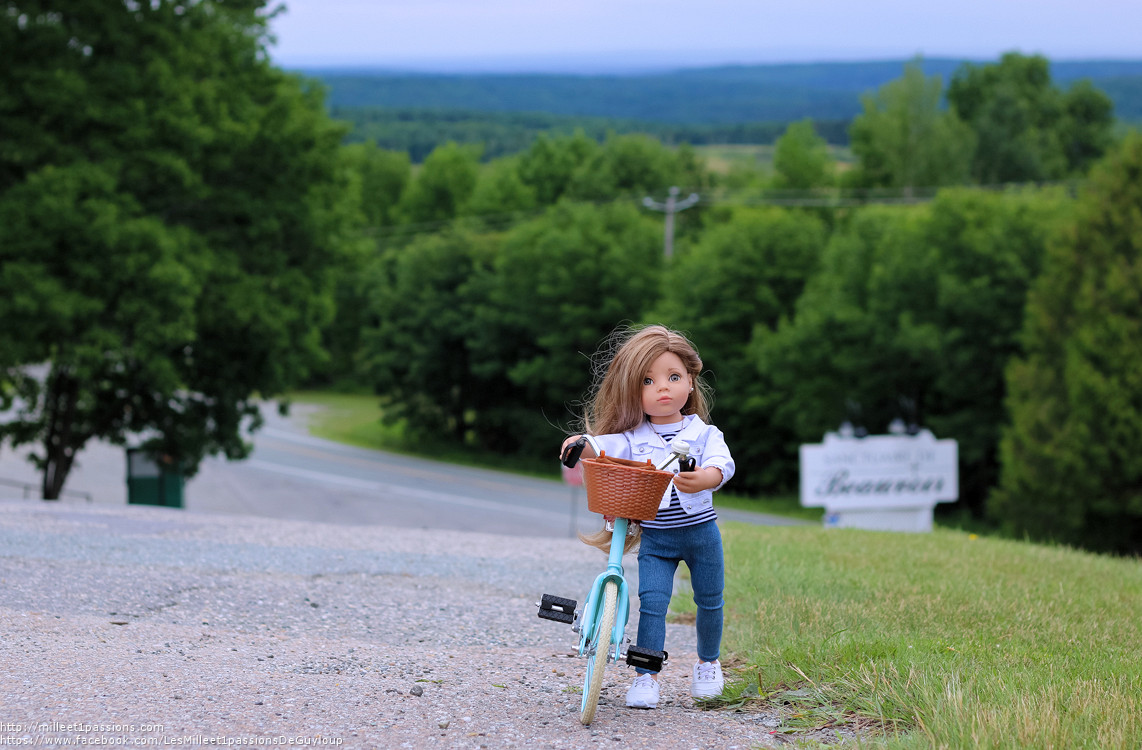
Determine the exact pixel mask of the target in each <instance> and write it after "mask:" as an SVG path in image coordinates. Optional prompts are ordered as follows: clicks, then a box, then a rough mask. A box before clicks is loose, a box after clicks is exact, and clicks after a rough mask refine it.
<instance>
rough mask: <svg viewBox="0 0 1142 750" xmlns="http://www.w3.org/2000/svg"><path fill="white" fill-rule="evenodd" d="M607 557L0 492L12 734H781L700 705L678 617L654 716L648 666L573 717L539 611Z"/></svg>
mask: <svg viewBox="0 0 1142 750" xmlns="http://www.w3.org/2000/svg"><path fill="white" fill-rule="evenodd" d="M628 561H629V563H628V564H629V565H630V566H631V567H634V561H633V559H632V558H628ZM603 562H604V561H603V559H602V556H601V555H600V554H599V553H598V552H597V551H595V550H592V549H589V548H586V547H585V546H583V545H582V544H580V543H579V542H577V541H574V540H559V539H556V540H550V539H544V540H531V539H526V538H521V537H518V536H512V537H508V536H497V535H492V534H477V533H466V532H452V531H434V532H429V531H421V530H412V529H406V528H399V529H398V528H386V527H380V526H362V527H346V526H335V525H325V524H317V523H301V522H295V521H281V520H273V519H265V518H253V517H235V516H220V515H208V514H199V513H189V512H184V511H177V510H171V509H164V508H149V507H141V506H124V507H119V508H115V507H110V508H109V507H93V506H86V505H82V504H75V503H71V504H68V503H64V504H48V503H43V502H42V501H32V500H23V501H18V500H17V501H0V592H2V594H0V664H2V665H3V666H2V667H0V675H3V679H2V680H0V714H2V716H0V736H3V737H8V738H14V739H22V740H23V741H24V742H35V743H40V744H43V743H44V742H45V741H46V740H49V739H53V738H67V737H73V738H78V737H85V738H88V742H91V741H93V740H95V739H96V738H104V742H105V743H106V744H112V745H114V744H126V745H129V746H138V745H142V744H144V741H145V740H147V741H150V742H151V743H152V744H159V743H160V742H164V743H166V744H174V743H187V744H210V741H211V739H212V738H221V743H222V744H227V743H232V744H249V745H263V746H265V745H269V744H271V742H275V740H272V738H285V739H282V740H276V742H284V743H287V744H289V743H290V741H291V738H292V741H293V743H294V744H306V745H310V746H322V745H323V744H324V745H328V746H335V745H338V744H340V746H343V747H379V748H398V747H408V748H420V747H456V748H481V747H487V748H505V747H519V748H523V747H527V748H531V747H547V748H582V747H592V746H596V745H598V746H605V747H611V748H622V747H633V748H642V747H646V748H650V747H656V748H751V747H769V746H776V745H778V744H780V743H781V741H782V738H781V737H780V736H779V735H774V734H772V732H773V729H774V727H776V726H777V717H776V716H775V715H773V714H766V713H756V712H733V711H703V710H699V709H697V708H695V707H694V705H693V702H692V701H691V699H690V697H689V693H688V686H689V669H690V665H691V664H692V663H693V661H694V658H695V653H694V633H693V628H692V627H691V626H686V625H670V626H669V628H668V634H667V639H668V644H667V648H668V650H670V652H671V655H672V660H671V662H672V663H671V665H670V667H669V668H668V670H667V672H666V673H665V674H664V676H665V678H666V684H665V685H664V687H663V701H664V702H663V705H662V706H661V707H660V708H659V709H658V710H656V711H635V710H631V709H627V708H625V707H624V706H623V696H624V694H625V690H626V687H627V683H628V681H629V680H630V679H631V676H632V675H633V673H632V672H629V671H628V670H627V669H626V668H625V667H622V668H612V669H611V670H608V673H607V678H608V681H607V682H606V683H605V685H604V689H603V696H602V699H601V701H600V706H599V712H598V716H597V718H596V720H595V722H594V723H593V724H592V725H591V726H590V727H583V726H581V725H580V724H579V721H578V707H579V700H580V694H579V692H578V691H579V689H580V686H581V683H582V670H583V667H584V662H583V660H581V659H579V658H577V657H574V656H573V655H572V654H573V634H572V633H571V631H570V628H569V627H567V626H564V625H559V624H556V623H552V622H547V621H543V620H540V619H539V618H537V617H536V615H535V607H534V604H533V602H534V601H535V600H536V599H538V596H539V594H540V593H541V592H543V591H548V592H551V593H556V594H560V595H567V596H573V597H576V598H578V597H579V596H581V593H582V591H583V590H585V588H586V585H587V584H588V583H589V582H590V581H591V580H592V579H593V577H594V576H595V575H596V574H597V572H598V571H599V570H600V569H601V567H602V564H603ZM633 626H634V623H632V627H631V629H630V630H628V634H632V635H633V632H634V630H633ZM179 738H189V739H179ZM195 739H197V742H195V741H194V740H195ZM6 744H17V743H14V742H12V741H9V742H7V743H6Z"/></svg>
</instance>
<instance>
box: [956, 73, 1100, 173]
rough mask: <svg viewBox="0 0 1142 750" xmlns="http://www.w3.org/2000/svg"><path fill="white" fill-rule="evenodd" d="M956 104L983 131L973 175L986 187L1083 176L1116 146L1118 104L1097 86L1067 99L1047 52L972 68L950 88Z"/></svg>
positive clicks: (1085, 85) (1080, 88)
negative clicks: (1113, 139)
mask: <svg viewBox="0 0 1142 750" xmlns="http://www.w3.org/2000/svg"><path fill="white" fill-rule="evenodd" d="M948 103H949V105H950V106H951V107H952V109H953V110H954V111H955V112H956V113H957V114H958V115H959V117H960V118H961V119H962V120H963V121H964V122H966V123H968V124H969V125H970V126H971V128H972V130H973V131H974V132H975V136H976V148H975V154H974V156H973V158H972V177H973V179H974V180H975V181H976V182H979V183H981V184H985V185H991V184H1000V183H1007V182H1034V181H1042V180H1058V179H1061V178H1062V177H1065V176H1066V175H1068V174H1076V173H1081V172H1082V170H1083V169H1085V168H1086V167H1087V166H1089V164H1090V163H1091V162H1092V161H1093V160H1094V159H1095V158H1097V157H1098V155H1100V154H1102V153H1103V151H1104V150H1105V149H1106V147H1107V145H1109V142H1110V131H1111V127H1112V125H1113V119H1112V117H1111V102H1110V99H1109V98H1108V97H1107V96H1106V95H1105V94H1103V93H1101V92H1099V91H1097V90H1095V89H1094V87H1093V86H1091V85H1090V84H1089V82H1079V83H1077V84H1076V85H1075V86H1074V87H1072V89H1071V91H1070V92H1068V93H1067V94H1066V95H1064V94H1063V93H1062V92H1061V91H1060V90H1059V89H1058V88H1057V87H1056V86H1055V85H1054V84H1053V83H1052V82H1051V71H1050V63H1049V62H1048V61H1047V59H1046V58H1045V57H1043V56H1041V55H1029V56H1028V55H1021V54H1019V53H1015V52H1009V53H1007V54H1005V55H1003V57H1002V58H1000V61H999V62H998V63H997V64H990V65H973V64H971V63H965V64H964V65H963V66H962V67H961V68H960V69H959V70H958V71H956V73H955V75H954V76H952V80H951V83H950V84H949V85H948Z"/></svg>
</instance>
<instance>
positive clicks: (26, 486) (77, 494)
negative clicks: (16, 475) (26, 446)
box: [0, 477, 95, 503]
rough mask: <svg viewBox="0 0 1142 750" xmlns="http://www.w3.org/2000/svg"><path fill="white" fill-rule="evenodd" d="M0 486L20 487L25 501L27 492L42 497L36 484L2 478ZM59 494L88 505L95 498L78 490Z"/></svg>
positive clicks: (41, 492)
mask: <svg viewBox="0 0 1142 750" xmlns="http://www.w3.org/2000/svg"><path fill="white" fill-rule="evenodd" d="M0 484H3V485H7V486H9V487H20V488H22V489H23V490H24V499H25V500H26V499H28V492H29V490H30V491H32V492H35V493H36V494H37V495H39V496H40V497H41V498H42V497H43V491H42V488H41V487H40V485H38V484H28V483H27V482H21V481H19V480H15V479H4V478H3V477H0ZM59 494H60V495H70V496H72V497H81V498H83V499H84V500H86V501H87V502H89V503H90V502H93V501H94V500H95V498H94V497H93V496H92V495H91V493H90V492H80V491H79V490H60V493H59Z"/></svg>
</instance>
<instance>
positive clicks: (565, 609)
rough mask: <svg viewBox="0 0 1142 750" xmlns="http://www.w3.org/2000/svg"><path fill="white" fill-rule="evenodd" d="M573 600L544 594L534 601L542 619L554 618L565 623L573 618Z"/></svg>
mask: <svg viewBox="0 0 1142 750" xmlns="http://www.w3.org/2000/svg"><path fill="white" fill-rule="evenodd" d="M575 604H576V602H575V600H574V599H564V598H563V597H561V596H553V595H551V594H544V595H543V599H542V600H541V601H539V602H536V606H538V607H539V616H540V617H542V618H543V619H544V620H554V621H555V622H562V623H565V624H567V625H570V624H571V621H572V620H574V619H575Z"/></svg>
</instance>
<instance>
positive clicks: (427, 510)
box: [0, 404, 799, 538]
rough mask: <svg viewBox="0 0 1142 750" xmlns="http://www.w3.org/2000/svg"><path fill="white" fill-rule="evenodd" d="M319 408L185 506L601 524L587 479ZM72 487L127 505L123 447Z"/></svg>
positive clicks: (407, 520)
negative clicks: (399, 440) (389, 443)
mask: <svg viewBox="0 0 1142 750" xmlns="http://www.w3.org/2000/svg"><path fill="white" fill-rule="evenodd" d="M314 410H315V407H307V406H306V405H298V404H295V405H294V406H293V409H292V413H291V415H290V416H289V417H282V416H281V415H279V414H278V413H277V411H276V409H274V408H266V409H265V410H264V411H265V417H266V425H265V427H263V428H262V429H261V430H260V431H258V432H257V433H255V434H254V435H253V437H252V439H253V442H254V452H253V454H252V455H251V457H250V458H249V459H247V460H245V461H227V460H225V459H222V458H208V459H207V460H206V461H204V462H203V464H202V466H201V468H200V469H199V472H198V474H197V475H196V476H195V477H193V478H192V479H190V480H189V481H188V482H187V485H186V488H185V492H184V507H185V509H186V510H187V511H189V512H205V513H224V514H237V515H248V516H259V517H264V518H277V519H286V520H298V521H320V522H324V523H335V524H347V525H362V524H364V525H384V526H395V527H404V528H417V529H443V530H456V531H479V532H486V533H493V534H506V535H511V536H539V537H562V538H567V537H573V536H574V535H575V534H576V533H577V532H578V531H595V530H597V529H598V526H599V520H598V516H596V515H595V514H592V513H590V512H589V511H588V510H587V507H586V496H585V494H584V492H583V490H582V488H579V487H572V486H570V485H567V484H564V483H562V482H560V481H558V480H544V479H536V478H531V477H524V476H519V475H516V474H511V473H507V472H501V471H491V470H486V469H477V468H471V467H464V466H455V465H451V464H446V463H442V462H437V461H430V460H426V459H421V458H415V457H410V456H404V455H399V454H394V453H387V452H383V451H375V450H367V449H362V448H355V447H352V446H346V445H342V444H339V443H334V442H330V441H327V440H322V439H319V438H315V437H312V436H311V435H309V434H308V429H307V426H306V425H307V420H308V418H309V417H310V415H312V414H313V413H314ZM554 444H555V441H554V440H553V445H554ZM29 450H30V448H29V447H24V448H23V449H21V450H19V451H13V450H10V449H8V450H0V498H9V499H16V498H20V497H21V496H24V497H38V489H36V488H37V487H38V484H39V475H38V473H37V472H36V470H35V469H34V468H33V467H32V465H31V464H30V463H28V462H27V460H26V458H25V456H26V454H27V452H28V451H29ZM20 483H25V484H27V485H28V486H27V488H25V487H22V486H18V485H19V484H20ZM65 489H66V491H67V494H66V495H65V497H64V498H63V502H64V503H65V504H66V503H79V504H85V503H88V502H90V503H91V504H92V505H117V506H122V505H125V504H127V482H126V456H125V451H124V450H123V449H122V448H120V447H117V446H113V445H110V444H107V443H92V444H90V445H88V447H87V448H85V449H84V451H83V452H81V453H80V454H79V456H78V457H77V461H76V467H75V468H74V469H73V470H72V473H71V475H70V476H69V478H68V482H67V485H66V488H65ZM81 495H85V496H86V497H83V496H81ZM88 497H89V498H90V500H88V499H87V498H88ZM718 514H719V517H720V518H721V519H722V520H727V521H744V522H747V523H758V524H772V525H787V524H796V523H799V522H798V521H793V520H790V519H787V518H782V517H779V516H771V515H766V514H761V513H748V512H743V511H734V510H729V509H724V508H722V509H719V510H718Z"/></svg>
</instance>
